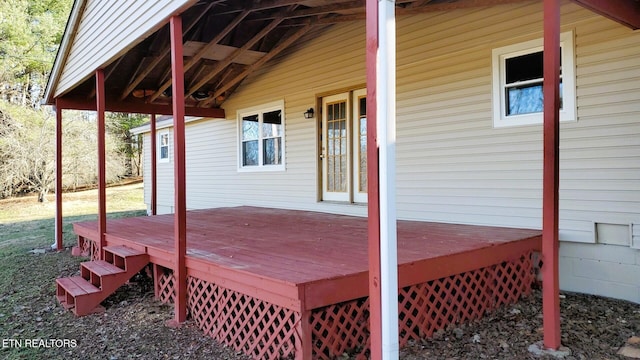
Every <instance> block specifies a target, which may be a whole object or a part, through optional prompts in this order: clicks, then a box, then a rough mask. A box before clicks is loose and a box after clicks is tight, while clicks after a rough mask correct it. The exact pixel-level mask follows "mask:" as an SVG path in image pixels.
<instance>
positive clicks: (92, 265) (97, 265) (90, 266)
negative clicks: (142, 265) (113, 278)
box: [80, 260, 125, 276]
mask: <svg viewBox="0 0 640 360" xmlns="http://www.w3.org/2000/svg"><path fill="white" fill-rule="evenodd" d="M80 266H82V267H84V268H86V269H87V270H89V271H91V272H92V273H94V274H96V275H98V276H106V275H114V274H121V273H123V272H125V271H124V270H122V269H120V268H119V267H117V266H115V265H113V264H110V263H108V262H106V261H104V260H95V261H87V262H83V263H82V264H80Z"/></svg>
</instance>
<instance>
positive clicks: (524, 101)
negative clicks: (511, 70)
mask: <svg viewBox="0 0 640 360" xmlns="http://www.w3.org/2000/svg"><path fill="white" fill-rule="evenodd" d="M543 107H544V96H543V93H542V82H540V83H535V84H530V85H524V86H515V87H511V88H507V115H520V114H531V113H536V112H542V111H543V109H544V108H543ZM560 109H562V83H560Z"/></svg>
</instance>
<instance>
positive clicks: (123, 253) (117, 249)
mask: <svg viewBox="0 0 640 360" xmlns="http://www.w3.org/2000/svg"><path fill="white" fill-rule="evenodd" d="M103 250H104V251H105V252H110V253H112V254H114V255H117V256H120V257H123V258H126V257H130V256H138V255H145V254H146V253H145V252H144V251H140V250H136V249H132V248H129V247H126V246H105V247H104V248H103Z"/></svg>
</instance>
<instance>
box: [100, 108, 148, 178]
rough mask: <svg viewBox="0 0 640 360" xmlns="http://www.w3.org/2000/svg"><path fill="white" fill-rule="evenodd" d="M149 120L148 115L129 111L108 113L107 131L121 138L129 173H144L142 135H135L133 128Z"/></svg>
mask: <svg viewBox="0 0 640 360" xmlns="http://www.w3.org/2000/svg"><path fill="white" fill-rule="evenodd" d="M147 121H149V118H148V117H147V116H146V115H142V114H128V113H107V116H106V127H107V131H109V132H110V133H111V134H113V135H114V136H115V137H116V138H118V139H119V140H120V152H121V153H122V154H123V155H124V156H125V157H126V166H127V175H128V176H140V175H141V173H142V169H141V168H140V167H141V162H142V146H141V142H142V139H141V136H139V135H138V136H133V135H132V134H131V129H133V128H135V127H138V126H140V125H142V124H144V123H145V122H147Z"/></svg>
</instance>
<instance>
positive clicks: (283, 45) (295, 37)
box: [198, 22, 313, 107]
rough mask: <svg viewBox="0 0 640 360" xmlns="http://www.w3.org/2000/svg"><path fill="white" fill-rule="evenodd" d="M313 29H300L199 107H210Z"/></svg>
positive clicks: (224, 85)
mask: <svg viewBox="0 0 640 360" xmlns="http://www.w3.org/2000/svg"><path fill="white" fill-rule="evenodd" d="M312 27H313V23H311V22H310V23H309V24H307V25H306V26H304V27H302V28H300V29H299V30H298V31H296V32H295V33H293V34H292V35H291V36H289V37H288V38H286V39H285V40H283V41H282V42H281V43H279V44H278V45H276V46H275V47H274V48H273V49H271V51H270V52H268V53H267V54H266V55H265V56H263V57H262V58H261V59H260V60H258V61H256V62H255V63H253V64H252V65H250V66H248V67H247V68H246V69H244V71H242V72H241V73H240V74H238V75H236V76H235V77H234V78H233V79H231V80H230V81H227V82H225V83H224V84H223V85H222V86H220V87H219V88H218V89H216V91H215V93H214V94H213V96H212V97H211V98H209V99H206V100H203V101H201V102H200V103H199V104H198V106H199V107H206V106H209V105H210V104H211V103H213V102H214V101H215V100H216V98H217V97H218V96H220V95H223V94H224V93H225V92H226V91H227V90H229V89H231V88H232V87H234V86H235V85H237V84H239V83H240V82H241V81H242V80H244V79H245V78H246V77H247V76H249V75H250V74H251V73H253V72H254V71H256V70H258V69H259V68H260V67H261V66H262V65H264V64H265V63H266V62H267V61H269V60H271V59H272V58H273V57H274V56H276V55H278V54H279V53H280V52H282V50H284V49H286V48H287V47H289V46H290V45H291V44H293V43H294V42H295V41H296V40H298V39H299V38H300V37H302V35H304V34H306V33H307V32H308V31H309V30H311V28H312Z"/></svg>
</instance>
